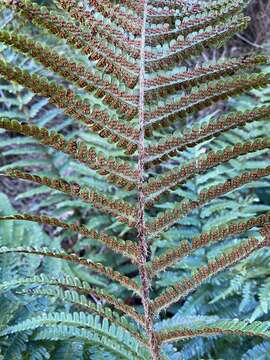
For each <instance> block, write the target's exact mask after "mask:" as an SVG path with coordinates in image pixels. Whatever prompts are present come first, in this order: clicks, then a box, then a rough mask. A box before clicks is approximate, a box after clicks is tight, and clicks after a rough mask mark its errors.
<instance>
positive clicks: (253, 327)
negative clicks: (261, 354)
mask: <svg viewBox="0 0 270 360" xmlns="http://www.w3.org/2000/svg"><path fill="white" fill-rule="evenodd" d="M269 325H270V324H269V322H268V321H265V322H260V321H256V322H254V323H251V324H249V323H248V321H243V320H242V321H240V320H238V319H234V320H227V319H226V320H218V321H216V322H213V323H212V324H210V325H209V324H207V325H206V326H202V327H201V328H191V327H190V328H188V327H187V328H182V329H177V328H176V329H174V330H167V331H163V332H160V333H159V334H158V336H157V337H158V340H159V341H160V342H170V341H178V340H185V339H189V338H192V337H195V336H213V335H226V334H233V335H239V336H260V337H263V338H265V339H269V338H270V331H269Z"/></svg>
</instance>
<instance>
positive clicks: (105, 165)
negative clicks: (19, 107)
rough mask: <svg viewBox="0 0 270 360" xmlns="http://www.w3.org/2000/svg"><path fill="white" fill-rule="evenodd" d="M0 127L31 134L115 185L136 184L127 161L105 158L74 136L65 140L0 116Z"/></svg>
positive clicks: (43, 129) (129, 185) (126, 185)
mask: <svg viewBox="0 0 270 360" xmlns="http://www.w3.org/2000/svg"><path fill="white" fill-rule="evenodd" d="M0 128H2V129H6V130H9V131H14V132H17V133H20V134H23V135H27V136H31V137H33V138H35V139H36V140H37V141H38V142H39V143H40V144H42V145H47V146H51V147H53V148H54V149H56V150H58V151H61V152H63V153H65V154H68V155H69V156H71V157H72V158H73V159H75V160H78V161H80V162H81V163H83V164H85V165H87V166H88V167H89V168H90V169H93V170H96V171H97V172H98V173H99V174H100V175H107V178H108V180H110V181H112V182H114V183H116V185H121V186H125V187H126V188H127V189H130V190H131V189H133V188H134V187H135V186H136V176H137V172H136V171H135V170H133V169H132V167H131V166H130V164H129V163H128V162H123V161H118V160H116V159H114V158H109V159H106V157H105V155H104V154H103V153H102V152H98V153H97V151H96V150H95V148H94V147H88V146H87V145H86V143H85V142H83V141H76V140H75V139H74V138H72V139H69V140H65V137H64V136H63V135H62V134H60V133H58V132H56V131H48V129H46V128H43V127H38V126H36V125H28V124H21V123H20V122H19V121H17V120H15V119H8V118H0Z"/></svg>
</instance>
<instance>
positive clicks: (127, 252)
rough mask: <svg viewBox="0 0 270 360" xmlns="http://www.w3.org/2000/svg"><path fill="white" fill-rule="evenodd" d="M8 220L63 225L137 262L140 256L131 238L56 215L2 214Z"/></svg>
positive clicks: (0, 218)
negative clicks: (67, 221) (56, 216)
mask: <svg viewBox="0 0 270 360" xmlns="http://www.w3.org/2000/svg"><path fill="white" fill-rule="evenodd" d="M7 220H24V221H34V222H38V223H40V224H46V225H51V226H57V227H61V228H63V229H65V230H67V229H68V230H71V231H74V232H76V233H78V234H80V235H82V236H83V237H89V238H91V239H94V240H97V241H100V242H101V243H103V244H104V245H106V246H107V247H108V248H109V249H111V250H112V251H115V252H117V253H119V254H122V255H124V256H126V257H128V258H131V259H132V260H133V261H134V262H136V261H137V260H138V257H139V250H138V246H137V245H136V244H134V243H133V242H132V241H130V240H127V241H124V240H122V239H118V238H115V237H112V236H109V235H108V234H106V233H105V232H98V231H96V230H90V229H88V228H87V227H86V226H79V225H77V224H75V223H73V224H68V223H66V222H63V221H60V220H59V219H57V218H54V217H50V216H45V215H31V214H14V215H7V216H0V221H7Z"/></svg>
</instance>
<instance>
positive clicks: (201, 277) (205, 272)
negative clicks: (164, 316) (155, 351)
mask: <svg viewBox="0 0 270 360" xmlns="http://www.w3.org/2000/svg"><path fill="white" fill-rule="evenodd" d="M266 229H267V227H266ZM264 230H265V229H264V228H263V230H262V231H261V233H262V236H263V239H257V238H249V239H248V240H247V241H245V242H243V243H242V244H241V245H239V246H234V247H232V250H230V251H228V252H226V253H225V252H224V253H223V254H222V255H220V256H219V257H218V258H216V259H214V260H211V261H210V262H209V263H208V265H207V266H202V267H200V268H199V269H197V271H196V272H194V274H193V275H192V276H191V277H190V278H188V277H187V278H184V279H183V280H182V281H180V282H179V283H177V284H175V285H173V286H172V287H169V288H167V289H166V290H165V291H164V292H163V293H162V294H161V295H159V296H158V297H157V298H156V299H155V300H154V302H153V311H155V312H156V313H159V312H160V311H161V310H162V309H165V308H167V307H169V306H170V305H171V304H174V303H176V302H177V301H179V300H180V299H182V298H183V297H186V296H187V295H188V294H190V293H191V292H192V291H194V290H195V289H196V288H197V287H198V286H200V285H201V284H202V283H203V282H204V281H206V280H208V279H209V278H211V277H212V276H215V275H216V274H218V273H219V272H221V271H224V270H225V269H227V268H228V267H230V266H232V265H234V264H235V263H237V262H239V261H240V260H242V259H245V258H246V257H248V256H249V255H250V254H252V253H253V252H254V251H255V250H257V249H259V248H261V247H264V246H269V234H266V236H265V235H264Z"/></svg>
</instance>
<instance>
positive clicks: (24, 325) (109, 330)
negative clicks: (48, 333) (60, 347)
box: [0, 312, 146, 360]
mask: <svg viewBox="0 0 270 360" xmlns="http://www.w3.org/2000/svg"><path fill="white" fill-rule="evenodd" d="M59 324H60V325H62V326H67V327H69V326H71V327H75V328H79V329H80V328H81V329H88V330H90V331H91V332H90V333H89V335H90V334H93V332H94V333H95V334H98V335H100V336H102V337H105V338H106V337H108V338H109V339H111V340H113V342H114V343H117V344H118V345H119V346H120V347H121V348H122V349H123V353H122V354H121V356H123V357H124V358H126V359H129V358H130V356H131V358H136V357H137V358H138V359H141V360H143V359H145V357H144V356H142V355H141V354H142V353H143V350H146V349H143V348H140V346H141V345H140V346H139V345H138V344H137V342H136V341H135V339H134V338H132V337H129V336H128V334H126V331H125V330H120V328H117V327H116V326H109V324H108V322H107V321H106V320H103V321H101V319H100V318H99V317H98V316H94V315H90V314H85V313H83V312H79V313H72V314H66V313H64V312H61V313H51V314H43V315H41V316H37V317H35V318H32V319H27V320H25V321H22V322H20V323H19V324H17V325H13V326H10V327H8V328H6V329H4V330H2V331H1V332H0V335H1V336H6V335H8V334H14V333H17V332H22V331H26V330H35V329H38V328H40V327H44V326H45V327H54V326H59ZM119 333H121V335H122V336H119V335H120V334H119ZM125 335H126V339H125ZM94 341H95V340H94ZM99 345H102V346H106V342H104V343H102V342H101V341H100V342H99ZM110 350H114V349H113V348H112V349H110Z"/></svg>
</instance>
